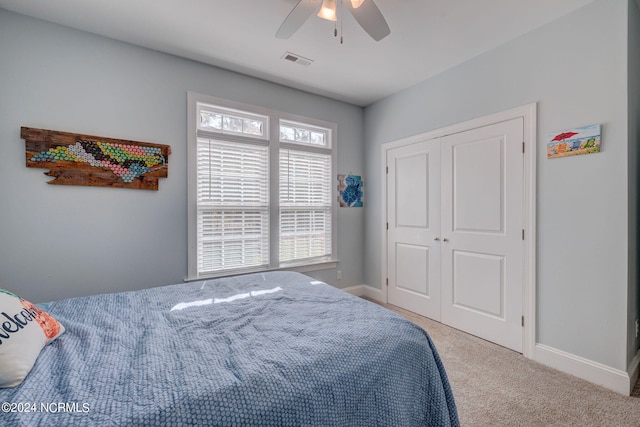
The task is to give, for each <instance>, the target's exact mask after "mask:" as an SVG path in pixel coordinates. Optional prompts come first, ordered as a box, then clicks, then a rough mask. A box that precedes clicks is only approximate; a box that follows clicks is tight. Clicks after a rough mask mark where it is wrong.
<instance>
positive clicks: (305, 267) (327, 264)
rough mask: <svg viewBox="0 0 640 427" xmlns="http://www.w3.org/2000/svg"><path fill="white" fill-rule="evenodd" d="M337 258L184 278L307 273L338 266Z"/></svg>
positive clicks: (189, 279)
mask: <svg viewBox="0 0 640 427" xmlns="http://www.w3.org/2000/svg"><path fill="white" fill-rule="evenodd" d="M339 262H340V261H339V260H337V259H336V260H328V261H327V260H324V261H313V262H306V263H288V264H283V265H281V266H280V267H278V268H256V269H253V270H244V271H224V272H220V273H212V274H207V275H203V276H199V277H187V278H185V279H184V281H185V282H195V281H198V280H207V279H216V278H219V277H228V276H239V275H241V274H251V273H260V272H265V271H285V270H286V271H297V272H298V273H307V272H310V271H318V270H329V269H331V268H336V267H338V263H339Z"/></svg>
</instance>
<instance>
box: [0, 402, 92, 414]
mask: <svg viewBox="0 0 640 427" xmlns="http://www.w3.org/2000/svg"><path fill="white" fill-rule="evenodd" d="M90 411H91V408H90V407H89V404H88V403H86V402H2V404H1V405H0V412H3V413H5V414H6V413H28V412H43V413H48V414H57V413H85V414H86V413H88V412H90Z"/></svg>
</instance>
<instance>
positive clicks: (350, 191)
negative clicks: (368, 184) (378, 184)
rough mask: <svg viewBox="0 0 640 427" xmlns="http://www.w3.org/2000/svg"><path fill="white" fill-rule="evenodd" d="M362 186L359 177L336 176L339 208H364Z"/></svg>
mask: <svg viewBox="0 0 640 427" xmlns="http://www.w3.org/2000/svg"><path fill="white" fill-rule="evenodd" d="M363 187H364V185H363V183H362V177H361V176H360V175H338V202H339V203H340V207H341V208H361V207H363V206H364V202H363V199H364V188H363Z"/></svg>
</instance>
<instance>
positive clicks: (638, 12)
mask: <svg viewBox="0 0 640 427" xmlns="http://www.w3.org/2000/svg"><path fill="white" fill-rule="evenodd" d="M628 34H629V42H628V46H627V52H628V67H629V71H628V85H629V89H628V105H629V112H628V121H629V297H628V304H629V309H628V311H629V316H628V319H627V328H628V331H629V332H628V334H627V336H628V338H627V358H628V360H631V359H633V357H634V356H635V353H636V352H637V350H638V348H639V347H640V340H639V339H638V338H637V337H636V336H635V327H636V326H635V320H636V319H638V318H639V317H640V284H639V283H638V280H639V279H640V272H639V271H640V260H639V257H640V252H639V251H638V242H640V236H639V233H640V229H639V227H638V214H639V213H640V209H639V206H638V204H639V203H640V197H639V195H638V191H640V185H639V184H640V182H638V180H640V176H639V175H638V167H639V166H640V146H639V144H640V9H639V8H638V4H637V2H636V1H634V0H630V1H629V28H628Z"/></svg>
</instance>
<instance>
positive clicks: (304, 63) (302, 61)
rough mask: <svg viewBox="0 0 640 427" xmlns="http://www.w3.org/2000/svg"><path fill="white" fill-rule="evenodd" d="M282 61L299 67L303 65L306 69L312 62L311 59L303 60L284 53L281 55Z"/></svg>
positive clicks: (293, 54)
mask: <svg viewBox="0 0 640 427" xmlns="http://www.w3.org/2000/svg"><path fill="white" fill-rule="evenodd" d="M282 59H286V60H287V61H291V62H295V63H296V64H299V65H304V66H305V67H308V66H309V65H311V63H312V62H313V60H312V59H309V58H305V57H304V56H300V55H296V54H295V53H291V52H285V53H284V55H282Z"/></svg>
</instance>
